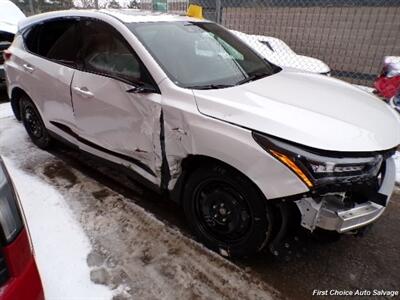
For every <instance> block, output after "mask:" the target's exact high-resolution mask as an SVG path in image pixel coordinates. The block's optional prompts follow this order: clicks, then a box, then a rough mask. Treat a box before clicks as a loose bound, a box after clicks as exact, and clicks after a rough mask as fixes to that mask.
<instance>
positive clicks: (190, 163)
mask: <svg viewBox="0 0 400 300" xmlns="http://www.w3.org/2000/svg"><path fill="white" fill-rule="evenodd" d="M204 165H220V166H224V167H226V168H229V169H231V170H234V171H235V172H237V173H239V174H241V175H242V176H243V177H244V178H246V180H248V181H249V182H250V183H251V185H252V186H253V187H254V188H255V190H256V191H257V193H259V194H260V196H261V197H263V198H264V199H265V200H267V199H266V197H265V195H264V193H263V192H262V191H261V189H260V188H259V187H258V186H257V184H256V183H255V182H254V181H253V180H251V178H249V177H248V176H247V175H246V174H244V173H243V172H241V171H240V170H238V169H237V168H235V167H233V166H231V165H230V164H228V163H226V162H224V161H222V160H220V159H217V158H215V157H211V156H207V155H201V154H191V155H188V156H186V157H185V158H184V159H183V160H182V161H181V170H182V171H181V174H180V175H179V177H178V179H177V181H176V183H175V185H174V188H173V189H172V190H171V191H170V198H171V200H173V201H174V202H176V203H178V204H179V205H181V204H182V203H183V192H184V187H185V183H186V181H187V180H188V178H189V177H190V175H191V174H192V173H193V172H194V171H195V170H196V169H198V168H199V167H200V166H204Z"/></svg>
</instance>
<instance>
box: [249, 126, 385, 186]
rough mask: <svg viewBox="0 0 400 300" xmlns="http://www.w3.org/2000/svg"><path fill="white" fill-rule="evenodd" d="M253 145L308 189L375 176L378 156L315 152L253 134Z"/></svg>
mask: <svg viewBox="0 0 400 300" xmlns="http://www.w3.org/2000/svg"><path fill="white" fill-rule="evenodd" d="M253 137H254V139H255V141H256V142H257V143H258V144H259V145H260V146H261V147H263V148H264V149H265V150H266V151H267V152H268V153H270V154H271V155H273V156H274V157H276V158H277V159H278V160H279V161H281V162H282V163H283V164H285V165H286V166H287V167H288V168H289V169H291V170H292V171H293V172H294V173H295V174H296V175H297V176H299V178H300V179H301V180H302V181H303V182H304V183H305V184H306V185H307V186H308V187H309V188H311V187H313V186H317V185H321V184H324V183H327V182H332V181H334V180H336V179H337V178H341V177H354V176H367V177H374V176H377V174H378V172H379V170H380V168H381V165H382V161H383V156H382V154H380V153H367V154H358V155H357V156H355V155H354V154H351V153H347V154H346V153H344V152H333V151H324V150H317V149H313V148H310V147H306V146H301V145H297V144H294V143H289V142H286V141H282V140H280V139H277V138H272V137H269V136H266V135H264V134H260V133H256V132H253Z"/></svg>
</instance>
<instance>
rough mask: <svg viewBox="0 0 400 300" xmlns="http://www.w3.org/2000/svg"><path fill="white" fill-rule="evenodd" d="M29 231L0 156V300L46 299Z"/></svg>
mask: <svg viewBox="0 0 400 300" xmlns="http://www.w3.org/2000/svg"><path fill="white" fill-rule="evenodd" d="M43 299H44V293H43V288H42V283H41V280H40V276H39V272H38V269H37V266H36V262H35V259H34V257H33V252H32V246H31V242H30V238H29V233H28V230H27V228H26V227H25V224H24V220H23V215H22V210H21V208H20V204H19V201H18V195H17V193H16V192H15V189H14V187H13V184H12V181H11V179H10V176H9V175H8V173H7V170H6V167H5V165H4V163H3V161H2V159H1V157H0V300H43Z"/></svg>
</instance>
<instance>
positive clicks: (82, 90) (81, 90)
mask: <svg viewBox="0 0 400 300" xmlns="http://www.w3.org/2000/svg"><path fill="white" fill-rule="evenodd" d="M74 91H75V92H77V93H78V94H80V95H81V96H83V97H85V98H91V97H93V93H92V92H91V91H89V90H88V89H87V88H86V87H83V88H80V87H77V86H76V87H74Z"/></svg>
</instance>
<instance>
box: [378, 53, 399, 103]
mask: <svg viewBox="0 0 400 300" xmlns="http://www.w3.org/2000/svg"><path fill="white" fill-rule="evenodd" d="M374 87H375V93H376V94H377V95H378V96H380V97H382V98H384V99H385V100H386V101H389V100H390V99H391V98H392V97H394V96H395V95H396V93H397V92H398V91H399V90H400V56H386V57H385V59H384V61H383V68H382V72H381V74H380V75H379V76H378V78H377V79H376V80H375V82H374Z"/></svg>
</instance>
